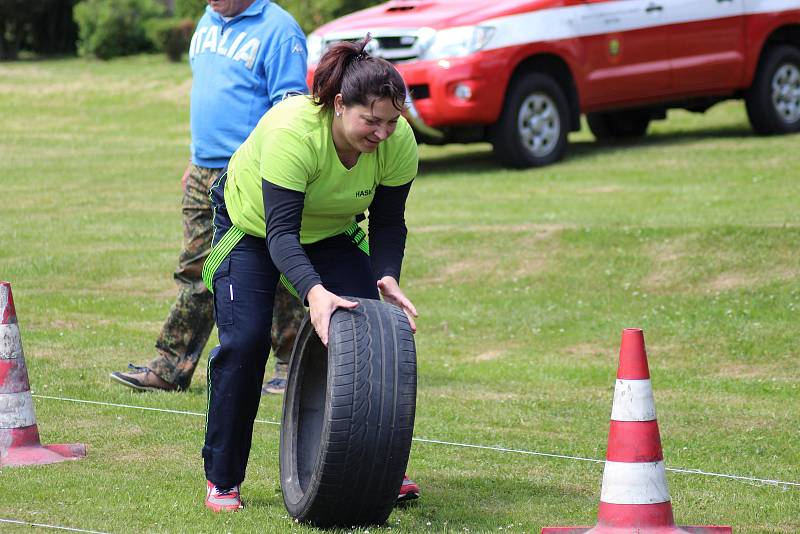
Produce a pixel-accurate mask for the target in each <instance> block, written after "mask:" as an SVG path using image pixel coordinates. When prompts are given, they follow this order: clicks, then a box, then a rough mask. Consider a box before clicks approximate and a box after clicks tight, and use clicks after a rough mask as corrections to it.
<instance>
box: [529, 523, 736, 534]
mask: <svg viewBox="0 0 800 534" xmlns="http://www.w3.org/2000/svg"><path fill="white" fill-rule="evenodd" d="M589 532H591V534H632V533H633V532H635V533H636V534H678V533H680V534H687V533H688V534H732V533H733V529H732V528H731V527H727V526H707V527H701V526H696V525H693V526H681V527H676V526H671V527H656V528H646V529H637V528H636V527H627V528H623V527H602V526H600V525H597V526H596V527H544V528H543V529H542V534H585V533H589Z"/></svg>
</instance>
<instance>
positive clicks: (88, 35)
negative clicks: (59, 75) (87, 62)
mask: <svg viewBox="0 0 800 534" xmlns="http://www.w3.org/2000/svg"><path fill="white" fill-rule="evenodd" d="M163 13H164V6H163V5H162V4H160V3H158V2H156V0H82V1H81V2H80V3H79V4H78V5H76V6H75V10H74V16H75V22H77V23H78V28H79V30H78V35H79V41H78V52H79V53H80V54H81V55H93V56H96V57H98V58H100V59H110V58H112V57H117V56H125V55H129V54H136V53H138V52H146V51H148V50H152V48H153V46H152V43H151V42H150V40H149V39H148V38H147V35H146V34H145V24H146V23H147V21H148V20H151V19H154V18H156V17H159V16H160V15H162V14H163Z"/></svg>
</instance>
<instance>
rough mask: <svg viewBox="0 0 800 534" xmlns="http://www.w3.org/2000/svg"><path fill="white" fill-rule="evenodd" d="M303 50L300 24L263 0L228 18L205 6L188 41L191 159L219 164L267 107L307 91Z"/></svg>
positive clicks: (209, 165)
mask: <svg viewBox="0 0 800 534" xmlns="http://www.w3.org/2000/svg"><path fill="white" fill-rule="evenodd" d="M307 55H308V53H307V50H306V39H305V35H303V31H302V30H301V29H300V26H298V24H297V22H295V20H294V19H293V18H292V16H291V15H289V14H288V13H287V12H286V11H284V10H283V9H282V8H281V7H280V6H278V5H277V4H273V3H272V2H270V1H269V0H255V2H253V4H252V5H250V7H248V8H247V9H246V10H244V11H243V12H242V13H241V14H239V15H237V16H236V17H234V18H232V19H231V20H228V21H225V20H223V19H222V17H221V16H220V15H219V14H217V13H216V12H214V11H213V10H212V9H211V7H206V12H205V14H204V15H203V17H202V18H201V19H200V22H199V23H198V24H197V28H196V29H195V33H194V35H193V36H192V43H191V45H190V46H189V63H190V64H191V66H192V75H193V78H194V79H193V81H192V97H191V130H192V163H194V164H195V165H199V166H201V167H211V168H219V167H223V166H225V164H226V163H227V162H228V160H229V159H230V157H231V155H232V154H233V152H234V151H235V150H236V149H237V148H239V145H240V144H242V142H243V141H244V140H245V139H246V138H247V136H248V135H249V134H250V132H251V131H252V130H253V128H254V127H255V125H256V123H258V121H259V119H260V118H261V116H262V115H264V113H265V112H266V111H267V110H268V109H269V108H271V107H272V106H273V105H274V104H276V103H277V102H280V101H281V99H283V97H284V95H286V93H287V92H290V91H297V92H301V93H307V92H308V87H307V85H306V72H307V66H306V59H307Z"/></svg>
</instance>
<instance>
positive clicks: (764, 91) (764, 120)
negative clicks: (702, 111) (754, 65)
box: [745, 45, 800, 135]
mask: <svg viewBox="0 0 800 534" xmlns="http://www.w3.org/2000/svg"><path fill="white" fill-rule="evenodd" d="M745 106H746V107H747V116H748V118H749V119H750V125H751V126H752V127H753V131H754V132H756V133H757V134H760V135H775V134H786V133H793V132H797V131H800V51H799V50H798V49H797V48H794V47H792V46H786V45H782V46H776V47H773V48H768V49H767V50H765V51H764V56H763V58H762V59H761V61H760V62H759V65H758V69H757V70H756V74H755V78H754V79H753V85H752V86H750V89H748V90H747V93H746V94H745Z"/></svg>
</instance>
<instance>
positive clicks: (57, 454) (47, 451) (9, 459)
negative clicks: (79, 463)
mask: <svg viewBox="0 0 800 534" xmlns="http://www.w3.org/2000/svg"><path fill="white" fill-rule="evenodd" d="M85 456H86V445H84V444H83V443H60V444H55V445H33V446H28V447H14V448H12V449H9V450H8V451H6V452H5V453H3V454H2V455H0V467H21V466H25V465H45V464H54V463H56V462H63V461H66V460H80V459H81V458H83V457H85Z"/></svg>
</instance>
